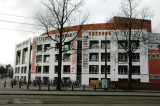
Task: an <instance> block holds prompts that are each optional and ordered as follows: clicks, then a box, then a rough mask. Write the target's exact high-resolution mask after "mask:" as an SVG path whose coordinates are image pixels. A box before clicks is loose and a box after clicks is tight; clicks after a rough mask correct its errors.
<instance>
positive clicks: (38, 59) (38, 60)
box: [36, 55, 42, 63]
mask: <svg viewBox="0 0 160 106" xmlns="http://www.w3.org/2000/svg"><path fill="white" fill-rule="evenodd" d="M41 62H42V55H37V56H36V63H41Z"/></svg>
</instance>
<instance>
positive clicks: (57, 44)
mask: <svg viewBox="0 0 160 106" xmlns="http://www.w3.org/2000/svg"><path fill="white" fill-rule="evenodd" d="M58 50H59V43H56V44H55V51H58Z"/></svg>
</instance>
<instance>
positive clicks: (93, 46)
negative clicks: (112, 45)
mask: <svg viewBox="0 0 160 106" xmlns="http://www.w3.org/2000/svg"><path fill="white" fill-rule="evenodd" d="M89 47H90V49H98V48H99V43H98V41H90V46H89Z"/></svg>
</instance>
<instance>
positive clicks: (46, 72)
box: [43, 66, 49, 74]
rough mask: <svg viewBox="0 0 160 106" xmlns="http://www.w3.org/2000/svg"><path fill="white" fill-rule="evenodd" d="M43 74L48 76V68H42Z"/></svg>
mask: <svg viewBox="0 0 160 106" xmlns="http://www.w3.org/2000/svg"><path fill="white" fill-rule="evenodd" d="M43 73H44V74H48V73H49V66H43Z"/></svg>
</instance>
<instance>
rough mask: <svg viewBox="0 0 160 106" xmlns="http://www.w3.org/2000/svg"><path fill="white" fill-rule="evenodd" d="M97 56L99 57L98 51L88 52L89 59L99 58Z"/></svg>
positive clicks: (95, 59)
mask: <svg viewBox="0 0 160 106" xmlns="http://www.w3.org/2000/svg"><path fill="white" fill-rule="evenodd" d="M98 57H99V55H98V53H90V54H89V60H90V61H98V60H99V59H98Z"/></svg>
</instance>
